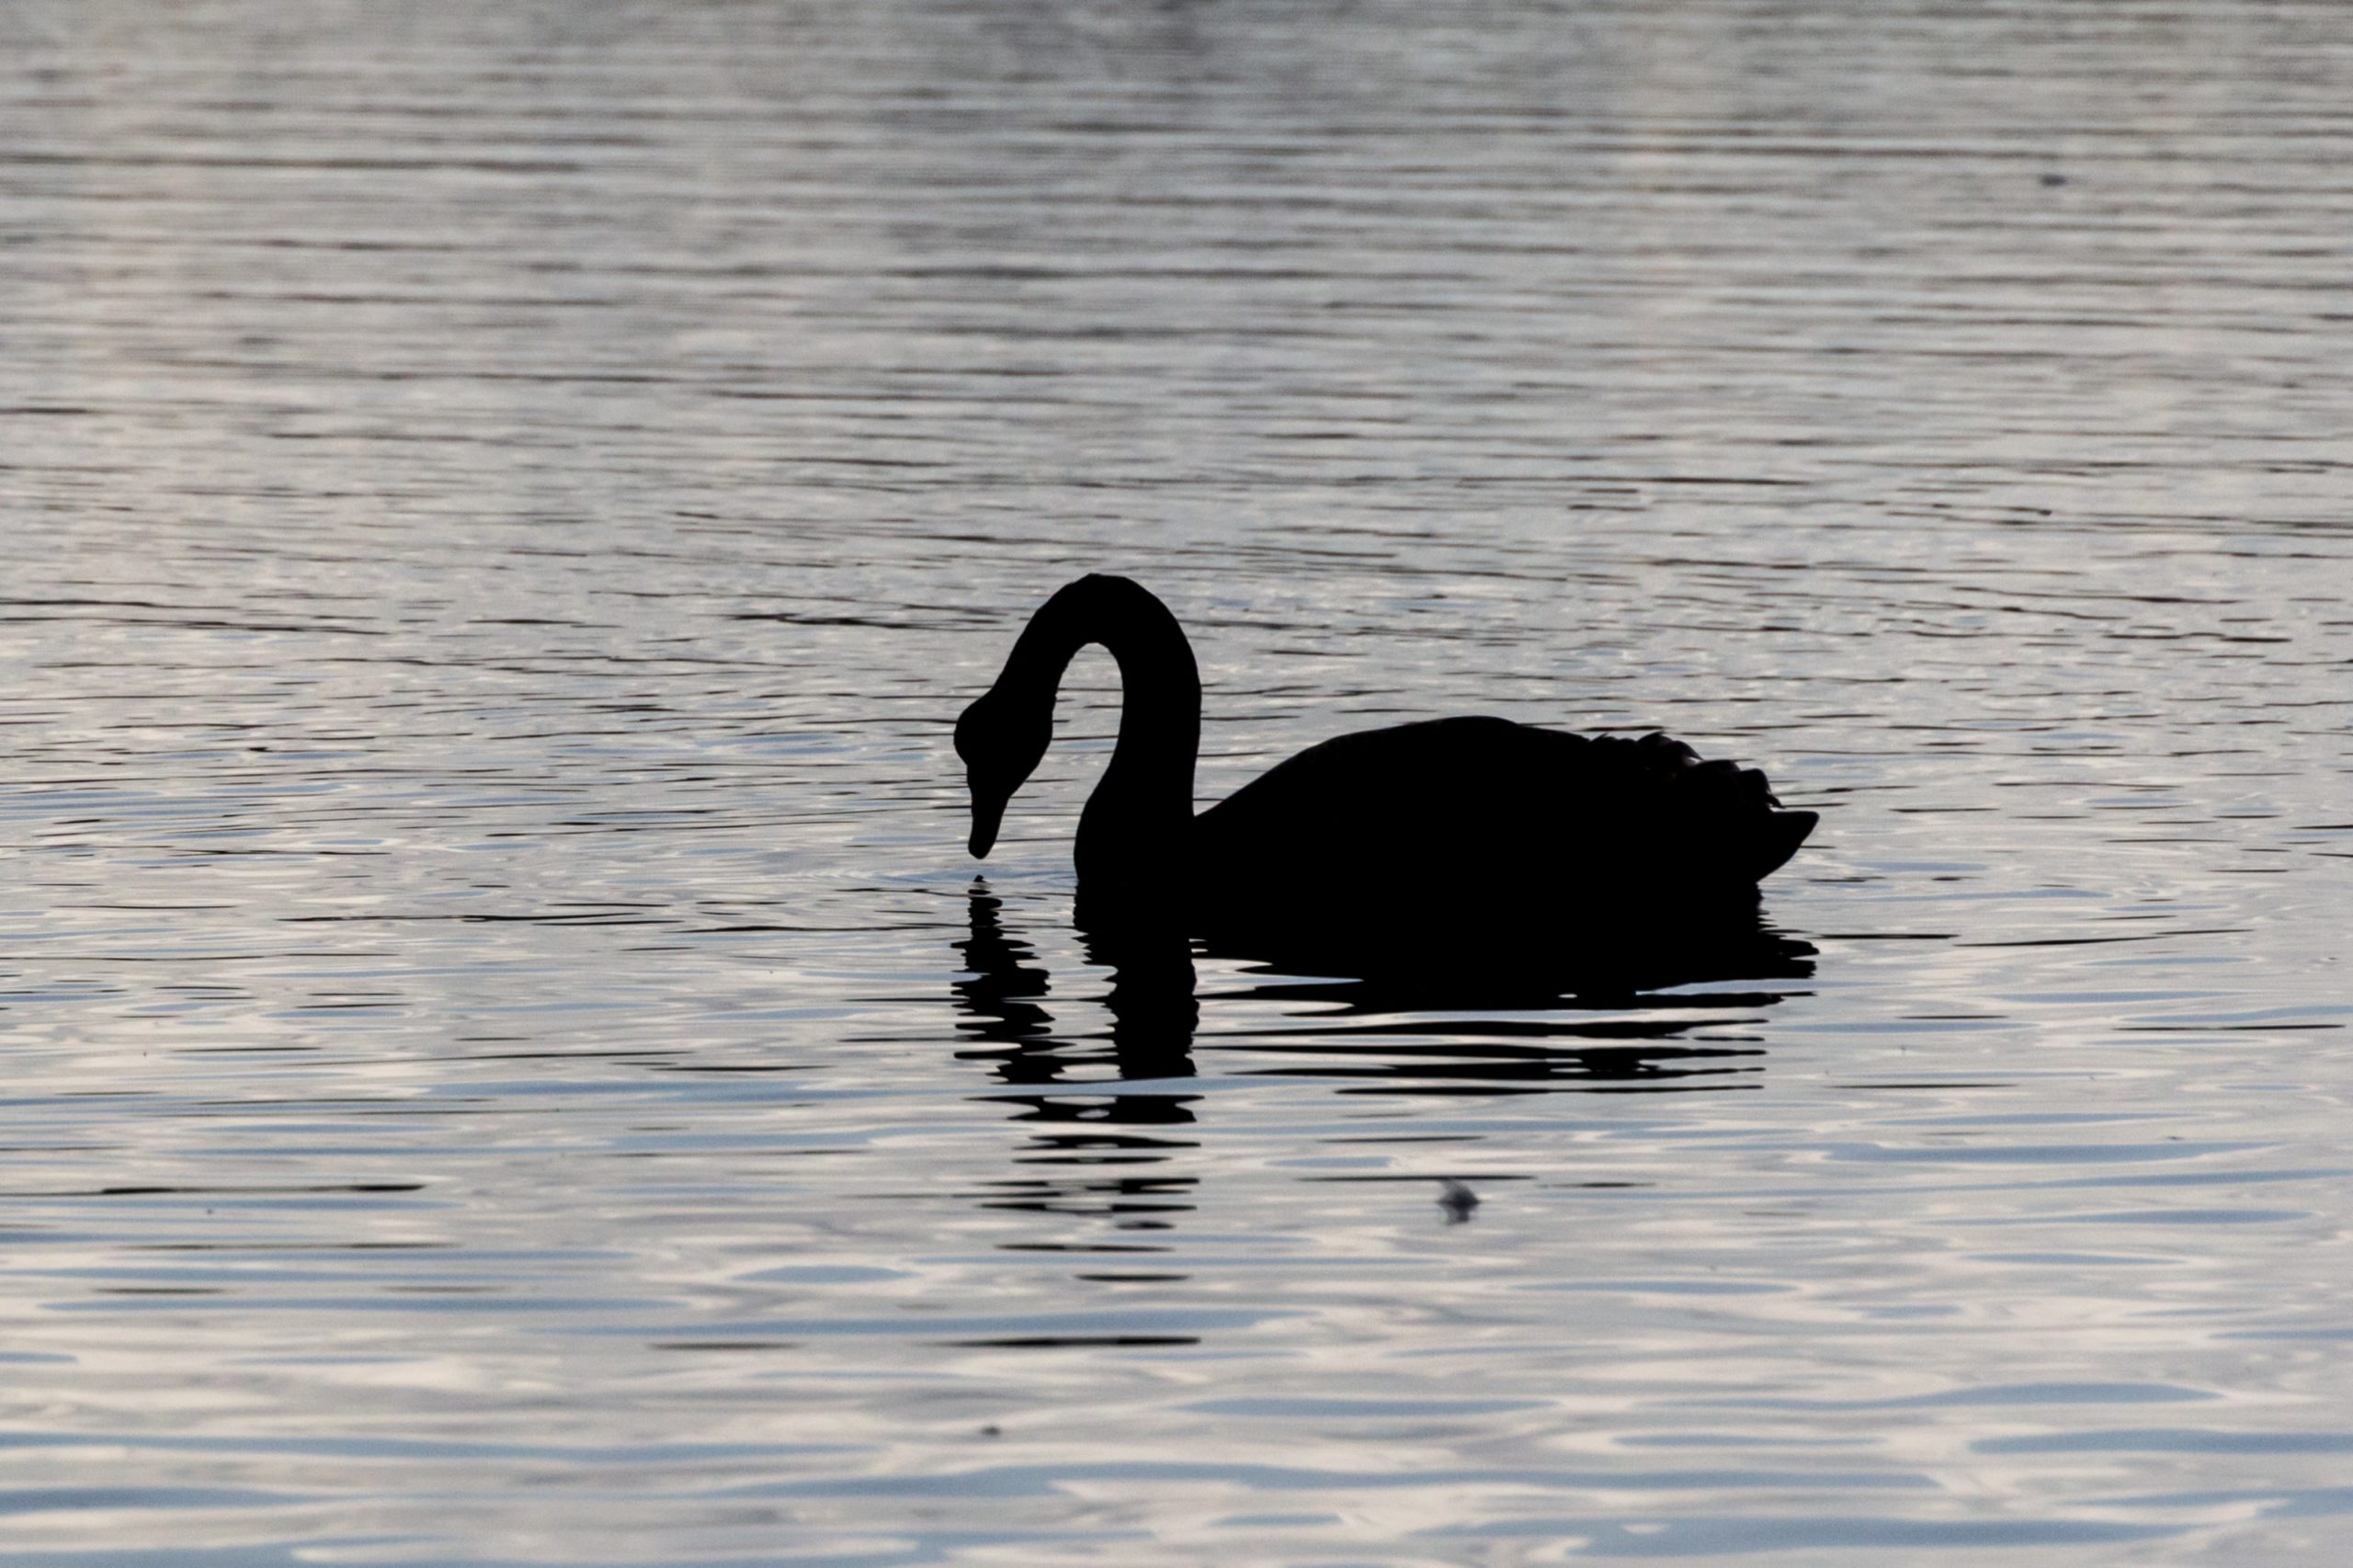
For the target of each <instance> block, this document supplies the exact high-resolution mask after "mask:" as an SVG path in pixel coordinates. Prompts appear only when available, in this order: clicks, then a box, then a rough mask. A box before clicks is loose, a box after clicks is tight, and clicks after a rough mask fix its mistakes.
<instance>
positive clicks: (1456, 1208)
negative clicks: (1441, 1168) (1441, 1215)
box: [1438, 1176, 1479, 1225]
mask: <svg viewBox="0 0 2353 1568" xmlns="http://www.w3.org/2000/svg"><path fill="white" fill-rule="evenodd" d="M1438 1207H1439V1208H1441V1209H1443V1210H1446V1222H1447V1223H1448V1224H1449V1225H1460V1224H1461V1223H1462V1222H1463V1221H1465V1220H1468V1219H1469V1218H1471V1210H1473V1209H1476V1208H1477V1207H1479V1195H1478V1194H1477V1193H1475V1192H1473V1191H1472V1190H1471V1189H1470V1188H1469V1187H1465V1186H1463V1185H1462V1184H1461V1182H1459V1181H1457V1180H1455V1179H1454V1178H1453V1177H1452V1176H1440V1177H1439V1178H1438Z"/></svg>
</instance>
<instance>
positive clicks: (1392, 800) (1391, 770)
mask: <svg viewBox="0 0 2353 1568" xmlns="http://www.w3.org/2000/svg"><path fill="white" fill-rule="evenodd" d="M1090 642H1096V643H1101V644H1102V645H1103V646H1104V647H1105V648H1107V649H1108V650H1109V651H1110V653H1111V655H1112V657H1113V658H1114V659H1116V660H1117V661H1118V662H1119V665H1120V684H1121V688H1122V706H1121V710H1120V736H1119V741H1118V744H1116V745H1115V746H1114V747H1113V749H1112V753H1111V761H1110V765H1109V766H1108V767H1107V768H1106V769H1105V770H1104V773H1103V778H1102V780H1101V782H1100V783H1098V784H1097V786H1096V788H1095V792H1094V793H1093V794H1092V795H1091V796H1089V797H1088V799H1087V802H1086V810H1085V812H1083V813H1082V814H1081V816H1080V818H1079V825H1078V843H1077V849H1076V856H1075V858H1076V861H1077V866H1078V879H1079V897H1080V901H1081V903H1082V905H1087V904H1092V905H1093V906H1094V907H1095V908H1096V909H1097V911H1101V912H1105V913H1115V914H1116V913H1123V912H1130V911H1143V910H1150V911H1153V912H1155V913H1159V914H1163V915H1165V914H1169V913H1180V914H1182V915H1185V916H1186V917H1188V918H1194V919H1197V920H1199V921H1203V922H1210V923H1215V922H1218V921H1221V920H1222V921H1227V922H1229V923H1230V922H1237V921H1238V922H1243V923H1248V924H1254V925H1268V924H1281V923H1284V922H1298V921H1301V920H1309V921H1324V920H1349V921H1354V920H1362V919H1368V918H1370V919H1375V920H1378V919H1382V918H1388V919H1395V918H1398V917H1399V915H1400V912H1401V911H1402V910H1403V909H1404V908H1406V907H1409V906H1413V905H1417V904H1419V905H1429V906H1433V907H1434V908H1435V909H1437V910H1438V915H1437V916H1436V917H1437V918H1440V919H1448V920H1451V919H1454V918H1457V917H1458V914H1459V913H1460V912H1466V911H1472V912H1483V913H1485V914H1487V915H1491V916H1492V915H1502V916H1504V917H1505V918H1507V919H1510V920H1513V921H1516V922H1518V923H1521V924H1527V923H1529V922H1536V921H1540V922H1542V923H1545V924H1554V923H1557V922H1558V921H1559V920H1560V919H1561V917H1562V916H1563V914H1564V913H1574V915H1576V917H1577V919H1578V922H1579V923H1580V924H1583V925H1586V926H1592V925H1594V924H1596V923H1597V922H1602V921H1608V920H1614V919H1616V918H1618V917H1619V916H1620V915H1623V914H1625V913H1628V912H1631V911H1637V910H1639V911H1643V912H1649V913H1653V914H1655V913H1660V912H1665V913H1670V914H1672V913H1675V912H1678V911H1686V910H1688V911H1695V912H1696V911H1699V910H1702V909H1720V908H1722V907H1725V906H1727V905H1728V904H1732V903H1739V902H1741V901H1743V900H1747V901H1751V902H1753V899H1754V895H1755V892H1756V884H1757V882H1758V881H1760V880H1762V879H1763V878H1764V877H1766V876H1767V875H1768V874H1769V873H1771V872H1772V871H1773V870H1775V869H1778V868H1779V866H1780V865H1781V864H1782V863H1783V862H1785V861H1787V860H1788V859H1789V858H1790V856H1791V855H1793V854H1795V853H1796V852H1797V847H1798V846H1799V845H1800V844H1801V843H1802V842H1803V841H1804V839H1805V836H1806V835H1807V834H1808V833H1810V832H1812V831H1813V825H1814V822H1815V820H1816V819H1815V816H1814V813H1813V812H1789V811H1782V810H1780V809H1779V801H1776V800H1775V799H1774V798H1773V796H1772V794H1771V792H1770V790H1768V787H1767V785H1766V781H1765V777H1764V775H1763V774H1761V773H1758V772H1756V771H1755V770H1754V769H1748V768H1741V767H1735V766H1733V764H1731V763H1728V762H1702V761H1700V760H1699V756H1697V754H1695V753H1694V752H1693V751H1692V750H1691V748H1690V747H1688V746H1687V745H1685V744H1682V743H1681V742H1679V741H1674V740H1669V739H1668V738H1667V737H1665V735H1655V734H1654V735H1644V736H1643V737H1642V738H1641V739H1639V740H1632V739H1623V738H1618V737H1600V738H1588V737H1586V736H1584V735H1577V734H1570V733H1565V732H1563V731H1559V730H1544V729H1538V728H1536V727H1535V726H1533V725H1529V724H1517V723H1513V722H1509V721H1507V720H1503V719H1486V718H1477V719H1438V720H1432V721H1429V722H1423V723H1417V724H1401V725H1398V726H1396V727H1394V728H1392V729H1385V730H1366V731H1361V732H1359V733H1355V734H1348V735H1342V736H1339V737H1338V738H1337V739H1335V740H1329V741H1325V742H1324V743H1323V744H1320V745H1314V746H1310V747H1309V748H1308V749H1307V750H1305V751H1303V752H1302V753H1300V754H1299V755H1298V756H1294V757H1292V758H1290V760H1289V761H1287V762H1284V763H1281V764H1279V765H1278V766H1277V767H1274V768H1272V769H1271V770H1269V771H1268V772H1267V774H1265V775H1264V776H1263V777H1261V778H1258V779H1256V780H1255V781H1254V782H1252V783H1250V784H1247V785H1245V786H1244V787H1243V788H1242V789H1240V790H1236V791H1235V792H1234V793H1233V795H1232V796H1230V797H1228V798H1227V799H1226V800H1224V801H1220V802H1219V803H1218V804H1216V805H1213V806H1211V808H1210V809H1209V810H1207V811H1205V812H1201V813H1200V814H1199V815H1198V816H1197V815H1195V814H1194V812H1193V763H1194V758H1195V756H1196V754H1197V752H1198V750H1199V743H1200V713H1201V687H1200V676H1199V670H1198V668H1197V666H1196V665H1194V663H1193V653H1192V649H1191V648H1190V646H1189V645H1188V643H1187V642H1186V641H1185V633H1184V631H1183V630H1182V629H1181V628H1179V627H1178V626H1177V624H1176V618H1175V617H1173V616H1172V615H1170V614H1169V613H1168V609H1167V608H1166V607H1165V606H1164V605H1163V604H1162V603H1161V602H1160V601H1159V600H1158V599H1156V598H1154V597H1153V596H1152V595H1151V594H1150V593H1147V592H1146V591H1145V590H1144V589H1142V587H1140V586H1138V585H1136V584H1134V583H1131V582H1130V581H1128V580H1127V579H1126V578H1123V577H1108V576H1093V577H1084V578H1081V579H1080V580H1079V581H1077V582H1075V583H1073V584H1071V585H1069V586H1067V587H1065V588H1063V590H1062V591H1061V592H1059V593H1057V594H1056V595H1054V597H1052V598H1051V599H1049V600H1048V601H1047V602H1046V604H1045V605H1044V606H1043V607H1042V608H1040V610H1039V611H1038V613H1037V615H1036V616H1034V617H1033V618H1032V619H1031V620H1030V622H1029V627H1028V628H1027V629H1026V630H1025V631H1023V632H1022V634H1021V637H1020V640H1019V641H1018V642H1017V643H1016V644H1015V645H1014V649H1013V653H1012V654H1011V656H1010V657H1008V658H1007V659H1006V665H1005V670H1004V673H1002V674H1001V675H999V676H997V680H996V684H995V686H994V687H991V688H990V689H989V690H988V691H987V692H986V693H985V694H984V695H983V696H982V697H981V698H980V699H978V700H977V701H975V702H974V703H973V704H972V706H971V707H970V708H968V709H966V710H965V711H964V714H963V717H962V718H961V720H960V721H959V722H958V723H957V726H956V749H957V752H958V754H959V755H960V756H962V757H963V759H964V763H965V767H966V776H967V780H968V782H969V783H970V785H971V787H972V853H973V854H974V855H976V856H985V855H986V854H987V853H988V852H989V849H990V847H991V846H993V845H994V844H995V840H996V830H997V824H998V823H999V821H1000V820H1001V818H1002V816H1003V814H1004V811H1005V806H1006V801H1008V800H1010V799H1011V798H1012V795H1013V792H1014V790H1017V789H1018V788H1019V787H1020V785H1021V783H1022V781H1023V780H1024V779H1026V778H1029V774H1030V772H1031V770H1032V769H1033V768H1035V767H1037V765H1038V761H1039V759H1040V757H1042V756H1044V755H1045V751H1046V744H1047V742H1048V741H1049V740H1050V739H1051V737H1052V733H1053V704H1054V695H1055V691H1056V688H1057V687H1058V686H1059V685H1060V683H1061V680H1062V674H1063V669H1064V667H1065V666H1067V665H1068V664H1069V663H1070V660H1071V656H1072V655H1073V654H1074V653H1077V652H1078V650H1079V649H1080V648H1082V647H1085V646H1086V644H1088V643H1090Z"/></svg>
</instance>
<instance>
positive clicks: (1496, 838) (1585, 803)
mask: <svg viewBox="0 0 2353 1568" xmlns="http://www.w3.org/2000/svg"><path fill="white" fill-rule="evenodd" d="M1815 820H1816V819H1815V816H1814V813H1813V812H1787V811H1782V810H1779V802H1778V801H1775V800H1774V798H1773V795H1772V793H1771V790H1769V788H1768V786H1767V784H1766V781H1765V776H1764V775H1763V774H1761V773H1758V772H1756V770H1755V769H1753V768H1742V767H1735V766H1734V765H1733V764H1731V763H1729V762H1702V761H1701V760H1700V759H1699V756H1698V755H1697V754H1696V753H1694V752H1693V751H1692V750H1691V748H1690V747H1689V746H1687V745H1685V744H1682V743H1681V742H1679V741H1675V740H1670V739H1668V738H1667V737H1666V736H1665V735H1657V734H1653V735H1644V736H1642V737H1641V738H1640V739H1634V738H1625V737H1616V736H1600V737H1588V736H1585V735H1577V734H1572V733H1567V732H1565V731H1560V730H1544V729H1538V728H1535V727H1533V726H1531V725H1527V724H1515V723H1512V722H1509V721H1507V720H1504V719H1493V718H1476V719H1438V720H1432V721H1430V722H1426V723H1417V724H1402V725H1399V726H1397V727H1395V728H1393V729H1386V730H1369V731H1364V732H1361V733H1357V734H1351V735H1342V736H1339V737H1338V738H1336V739H1334V740H1329V741H1325V742H1324V743H1323V744H1320V745H1315V746H1311V747H1309V748H1308V749H1307V750H1306V751H1303V752H1302V753H1300V754H1299V755H1298V756H1294V757H1292V758H1290V760H1289V761H1287V762H1284V763H1282V764H1280V765H1279V766H1278V767H1274V768H1273V769H1271V770H1269V771H1268V772H1267V774H1266V775H1265V776H1264V777H1262V778H1258V779H1256V781H1254V782H1252V783H1251V784H1249V785H1246V786H1245V787H1244V788H1243V789H1241V790H1237V791H1235V792H1234V793H1233V795H1232V796H1231V797H1229V798H1228V799H1227V800H1225V801H1221V802H1219V803H1218V804H1217V805H1215V806H1212V807H1211V808H1210V809H1209V810H1208V811H1207V812H1203V813H1202V814H1201V815H1200V816H1199V818H1197V819H1196V820H1195V842H1194V850H1195V853H1196V855H1197V856H1199V858H1200V860H1201V862H1202V866H1201V870H1202V871H1203V873H1205V874H1206V876H1207V877H1208V878H1209V879H1210V880H1211V881H1214V882H1215V883H1216V884H1217V885H1218V887H1219V888H1220V889H1221V892H1222V895H1223V896H1228V897H1230V896H1231V894H1232V892H1233V890H1236V889H1246V888H1252V887H1257V888H1260V889H1261V890H1262V891H1263V892H1264V894H1265V896H1267V897H1269V898H1273V899H1276V900H1278V901H1279V902H1282V903H1295V902H1297V900H1298V898H1299V896H1300V895H1301V894H1302V892H1307V891H1309V890H1313V893H1314V896H1315V898H1316V900H1317V901H1318V902H1321V903H1327V904H1330V905H1333V906H1334V907H1339V906H1341V905H1343V904H1345V903H1347V902H1348V901H1351V900H1358V899H1373V900H1381V901H1387V900H1392V899H1401V898H1402V899H1415V900H1425V899H1434V898H1447V899H1453V898H1468V899H1479V900H1486V901H1495V900H1502V901H1504V902H1506V903H1508V904H1512V905H1518V906H1522V907H1526V908H1529V909H1534V908H1536V907H1538V906H1542V907H1546V908H1551V909H1554V910H1557V909H1559V908H1560V907H1562V906H1563V905H1565V904H1576V905H1584V906H1587V907H1591V908H1595V909H1608V908H1611V907H1625V908H1644V909H1674V908H1677V907H1679V906H1686V905H1699V904H1705V903H1720V902H1722V901H1723V900H1724V899H1726V898H1731V897H1738V896H1741V895H1748V894H1753V893H1754V891H1755V889H1756V883H1757V882H1758V881H1760V880H1762V879H1763V878H1764V877H1766V876H1767V875H1768V874H1769V873H1770V872H1772V871H1773V870H1775V869H1778V868H1779V866H1781V865H1782V863H1783V862H1785V861H1787V860H1788V859H1789V858H1790V856H1791V855H1793V854H1794V853H1796V851H1797V847H1798V846H1799V845H1800V844H1801V843H1802V842H1803V841H1804V839H1805V836H1806V835H1807V834H1808V833H1810V832H1812V831H1813V825H1814V823H1815Z"/></svg>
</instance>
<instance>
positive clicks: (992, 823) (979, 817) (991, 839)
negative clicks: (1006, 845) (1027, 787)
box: [972, 781, 1013, 860]
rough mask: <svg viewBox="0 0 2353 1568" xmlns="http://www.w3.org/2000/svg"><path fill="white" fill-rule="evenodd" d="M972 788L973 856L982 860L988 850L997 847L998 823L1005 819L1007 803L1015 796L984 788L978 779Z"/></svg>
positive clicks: (986, 856)
mask: <svg viewBox="0 0 2353 1568" xmlns="http://www.w3.org/2000/svg"><path fill="white" fill-rule="evenodd" d="M1012 798H1013V797H1012V796H1011V794H1009V793H1007V794H999V793H997V792H996V791H995V790H985V789H983V788H982V787H981V785H980V784H979V783H978V782H977V781H975V782H974V783H973V784H972V858H973V859H975V860H982V859H986V858H988V852H989V851H990V850H992V849H994V848H995V847H996V830H997V826H998V824H1001V823H1003V822H1004V821H1005V803H1006V801H1009V800H1011V799H1012Z"/></svg>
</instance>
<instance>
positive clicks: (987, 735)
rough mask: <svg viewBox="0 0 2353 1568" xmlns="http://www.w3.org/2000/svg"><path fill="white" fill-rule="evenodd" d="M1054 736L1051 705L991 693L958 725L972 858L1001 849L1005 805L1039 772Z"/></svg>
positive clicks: (968, 709) (958, 754) (957, 736)
mask: <svg viewBox="0 0 2353 1568" xmlns="http://www.w3.org/2000/svg"><path fill="white" fill-rule="evenodd" d="M1053 738H1054V710H1053V709H1052V708H1051V706H1050V705H1046V704H1040V703H1029V702H1023V701H1021V700H1020V699H1017V698H1009V697H1006V696H1005V695H1004V694H1003V693H1001V692H996V691H991V692H989V693H987V694H986V695H984V696H983V697H982V698H981V699H979V700H978V701H976V702H974V703H973V704H972V706H971V707H970V708H967V709H965V710H964V715H963V717H962V718H961V719H959V720H957V721H956V755H957V756H961V757H962V758H963V759H964V782H965V784H966V785H967V786H968V787H969V788H970V789H971V790H972V854H973V856H974V857H975V858H979V857H983V856H985V855H987V854H988V852H989V851H990V849H992V848H994V847H995V845H996V830H997V824H1000V823H1002V822H1003V821H1004V820H1005V806H1006V801H1010V800H1012V799H1013V792H1014V791H1015V790H1018V789H1020V788H1021V785H1022V782H1023V780H1025V779H1027V778H1029V775H1030V774H1031V773H1033V772H1035V771H1036V770H1037V767H1038V761H1039V759H1040V757H1042V756H1045V755H1046V745H1047V743H1048V742H1050V741H1051V740H1052V739H1053Z"/></svg>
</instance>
